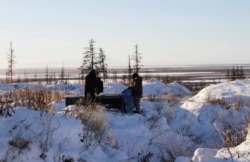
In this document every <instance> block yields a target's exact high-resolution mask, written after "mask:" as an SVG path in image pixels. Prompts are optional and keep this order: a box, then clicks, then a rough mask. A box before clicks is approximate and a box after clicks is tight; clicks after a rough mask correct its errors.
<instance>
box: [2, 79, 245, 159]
mask: <svg viewBox="0 0 250 162" xmlns="http://www.w3.org/2000/svg"><path fill="white" fill-rule="evenodd" d="M25 88H31V89H33V88H44V89H47V90H51V91H53V90H57V91H63V92H67V94H82V93H83V91H84V90H83V88H82V87H81V86H80V85H77V84H74V85H65V84H58V85H53V86H47V85H35V84H0V96H1V95H4V94H5V93H6V92H11V91H13V90H14V89H25ZM126 88H127V87H126V86H125V85H123V84H120V83H105V85H104V93H105V94H110V93H121V92H122V91H123V90H124V89H126ZM143 94H144V95H143V99H142V100H141V106H142V110H143V112H144V113H143V114H124V113H121V112H119V111H110V110H106V109H105V108H104V107H102V106H97V109H96V112H89V114H91V118H86V116H85V118H84V119H88V120H81V119H83V118H76V117H75V116H74V115H72V114H70V113H67V114H65V113H64V112H65V111H63V110H68V111H69V110H71V111H73V110H75V112H78V113H79V111H80V112H81V111H85V110H86V108H84V107H77V106H75V105H73V106H68V107H65V101H64V100H60V101H57V102H54V103H52V106H51V109H50V111H49V112H46V111H37V110H36V111H35V110H33V109H29V108H27V107H17V106H16V107H14V108H13V111H11V117H10V116H8V115H6V113H5V112H4V113H2V115H0V162H6V161H7V162H10V161H11V162H12V161H16V162H21V161H32V162H40V161H41V162H42V161H48V162H52V161H55V162H60V161H64V162H66V161H71V162H72V161H87V162H106V161H107V162H108V161H115V162H119V161H121V162H123V161H124V162H125V161H126V162H127V161H131V162H133V161H164V160H165V161H177V162H191V161H195V162H206V161H208V162H214V161H216V162H223V161H250V151H249V150H250V149H249V148H250V138H249V137H248V123H249V116H250V109H249V106H250V80H241V81H234V82H230V83H221V84H217V85H211V86H209V87H206V88H204V89H202V90H201V91H200V92H199V93H198V94H196V95H194V96H192V94H191V92H190V91H189V90H187V89H186V88H185V87H183V86H181V85H180V84H178V83H177V82H173V83H171V84H169V85H165V84H164V83H162V82H161V81H159V80H155V79H152V80H149V81H145V82H144V83H143ZM76 110H78V111H76ZM68 111H67V112H68ZM14 112H15V113H14ZM92 119H93V121H94V122H95V124H96V123H98V124H99V127H98V128H96V129H94V130H93V129H90V127H88V125H89V124H91V121H92ZM83 123H84V124H83ZM96 125H97V124H96Z"/></svg>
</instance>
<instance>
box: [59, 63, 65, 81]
mask: <svg viewBox="0 0 250 162" xmlns="http://www.w3.org/2000/svg"><path fill="white" fill-rule="evenodd" d="M64 77H65V69H64V65H62V68H61V73H60V80H61V81H63V82H64Z"/></svg>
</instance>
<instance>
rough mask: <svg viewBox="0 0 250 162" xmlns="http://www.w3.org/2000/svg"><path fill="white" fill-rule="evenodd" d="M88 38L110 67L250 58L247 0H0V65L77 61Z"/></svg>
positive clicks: (248, 60)
mask: <svg viewBox="0 0 250 162" xmlns="http://www.w3.org/2000/svg"><path fill="white" fill-rule="evenodd" d="M91 38H93V39H94V40H95V41H96V44H95V46H96V48H99V47H102V48H103V50H104V51H105V54H106V56H107V63H108V65H109V66H127V64H128V55H129V54H133V52H134V46H135V44H138V45H139V52H140V53H142V56H143V59H142V63H143V64H144V65H184V64H185V65H186V64H221V63H223V64H224V63H228V64H230V63H236V64H245V63H250V0H0V67H1V68H5V67H7V53H8V49H9V44H10V41H12V42H13V48H14V49H15V53H14V54H15V55H16V61H17V63H16V67H45V66H46V65H48V66H49V67H61V66H62V64H64V66H65V67H79V66H80V65H81V63H82V57H83V54H82V52H83V51H84V47H86V46H87V45H88V41H89V40H90V39H91Z"/></svg>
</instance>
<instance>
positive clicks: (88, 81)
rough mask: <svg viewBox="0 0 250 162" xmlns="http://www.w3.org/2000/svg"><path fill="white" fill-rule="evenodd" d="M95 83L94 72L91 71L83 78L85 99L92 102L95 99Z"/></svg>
mask: <svg viewBox="0 0 250 162" xmlns="http://www.w3.org/2000/svg"><path fill="white" fill-rule="evenodd" d="M96 81H97V80H96V72H95V70H94V69H93V70H91V71H90V73H89V74H88V75H87V76H86V77H85V97H87V98H88V97H91V100H92V101H94V99H95V89H96Z"/></svg>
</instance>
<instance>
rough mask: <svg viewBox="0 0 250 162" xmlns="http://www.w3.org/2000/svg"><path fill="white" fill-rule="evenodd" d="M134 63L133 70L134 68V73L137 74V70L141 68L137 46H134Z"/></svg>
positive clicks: (140, 57)
mask: <svg viewBox="0 0 250 162" xmlns="http://www.w3.org/2000/svg"><path fill="white" fill-rule="evenodd" d="M133 59H134V61H135V65H134V68H135V72H136V73H139V70H140V68H141V66H142V64H141V59H142V56H141V53H139V52H138V45H135V53H134V58H133Z"/></svg>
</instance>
